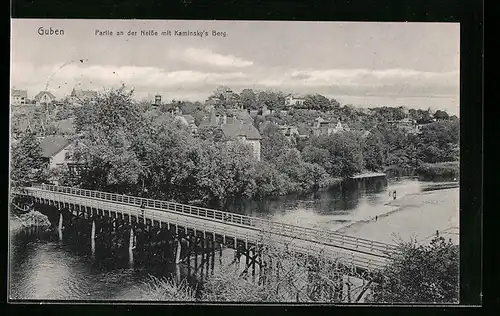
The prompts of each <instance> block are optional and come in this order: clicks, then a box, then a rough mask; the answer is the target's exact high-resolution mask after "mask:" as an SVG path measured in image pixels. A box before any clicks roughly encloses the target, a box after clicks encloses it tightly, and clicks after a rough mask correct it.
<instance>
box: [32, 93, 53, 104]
mask: <svg viewBox="0 0 500 316" xmlns="http://www.w3.org/2000/svg"><path fill="white" fill-rule="evenodd" d="M34 99H35V103H36V105H41V104H50V103H52V102H53V101H55V100H56V97H55V96H54V95H53V94H52V93H51V92H49V91H40V92H39V93H38V94H37V95H36V96H35V98H34Z"/></svg>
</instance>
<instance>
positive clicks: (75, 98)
mask: <svg viewBox="0 0 500 316" xmlns="http://www.w3.org/2000/svg"><path fill="white" fill-rule="evenodd" d="M96 96H97V92H96V91H92V90H77V89H75V88H73V90H72V91H71V94H70V95H69V99H70V101H71V102H72V103H74V104H81V103H82V102H85V101H87V100H91V99H93V98H95V97H96Z"/></svg>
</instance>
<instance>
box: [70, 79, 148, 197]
mask: <svg viewBox="0 0 500 316" xmlns="http://www.w3.org/2000/svg"><path fill="white" fill-rule="evenodd" d="M132 95H133V92H132V91H127V90H125V87H121V88H120V89H116V90H110V91H108V92H105V93H102V94H100V95H98V96H97V97H96V98H95V104H85V105H83V106H82V107H81V108H80V109H79V110H78V111H77V113H76V118H75V125H76V130H77V132H80V133H81V134H82V136H81V139H80V141H79V142H78V145H77V146H75V155H74V157H75V159H76V160H77V161H78V162H79V163H80V164H82V165H83V166H84V167H83V168H82V170H81V173H80V176H79V177H80V181H81V185H82V186H84V187H86V188H88V189H96V190H111V191H113V192H119V193H137V188H138V187H139V186H138V179H139V176H140V174H141V173H142V172H144V168H143V166H141V164H140V162H139V160H138V158H137V156H136V153H135V152H134V151H133V150H132V143H133V141H134V140H135V139H136V137H138V136H139V135H141V134H143V132H144V129H145V128H147V127H145V124H144V121H143V119H142V118H143V116H142V114H141V111H140V110H139V108H138V107H137V106H136V104H135V103H134V102H133V100H132Z"/></svg>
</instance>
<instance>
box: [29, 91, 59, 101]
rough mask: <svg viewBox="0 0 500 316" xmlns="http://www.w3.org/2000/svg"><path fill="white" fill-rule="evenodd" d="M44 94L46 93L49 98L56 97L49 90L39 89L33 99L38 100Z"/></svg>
mask: <svg viewBox="0 0 500 316" xmlns="http://www.w3.org/2000/svg"><path fill="white" fill-rule="evenodd" d="M44 94H47V95H48V96H49V97H50V98H51V99H55V98H56V97H55V96H54V95H53V94H52V93H51V92H50V91H40V92H38V94H37V95H35V98H34V99H35V100H37V101H38V100H40V98H41V97H43V95H44Z"/></svg>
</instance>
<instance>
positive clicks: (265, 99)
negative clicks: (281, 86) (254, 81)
mask: <svg viewBox="0 0 500 316" xmlns="http://www.w3.org/2000/svg"><path fill="white" fill-rule="evenodd" d="M257 102H258V104H259V107H263V106H266V107H267V108H268V109H269V110H277V109H280V108H281V107H282V106H283V105H284V104H285V98H284V96H283V93H281V92H275V91H271V90H267V91H261V92H260V93H259V94H258V97H257Z"/></svg>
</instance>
